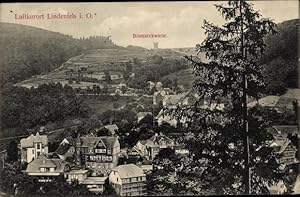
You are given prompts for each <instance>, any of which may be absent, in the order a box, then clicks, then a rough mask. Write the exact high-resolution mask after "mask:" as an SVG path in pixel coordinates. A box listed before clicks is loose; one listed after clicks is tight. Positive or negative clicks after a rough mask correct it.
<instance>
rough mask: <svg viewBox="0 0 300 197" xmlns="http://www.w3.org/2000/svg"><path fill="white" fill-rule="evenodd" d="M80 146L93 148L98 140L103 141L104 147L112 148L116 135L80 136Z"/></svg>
mask: <svg viewBox="0 0 300 197" xmlns="http://www.w3.org/2000/svg"><path fill="white" fill-rule="evenodd" d="M80 140H81V146H84V147H90V148H94V147H96V146H97V145H98V143H99V142H103V144H104V145H105V147H106V148H108V149H111V148H113V146H114V144H115V142H116V141H117V137H109V136H103V137H81V138H80Z"/></svg>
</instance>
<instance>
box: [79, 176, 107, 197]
mask: <svg viewBox="0 0 300 197" xmlns="http://www.w3.org/2000/svg"><path fill="white" fill-rule="evenodd" d="M107 178H108V177H107V176H104V177H99V176H96V177H92V176H90V177H87V178H86V179H84V180H83V181H82V182H81V184H82V185H86V187H87V188H88V190H89V191H90V192H94V193H96V194H101V193H103V192H104V190H105V188H104V184H105V180H106V179H107Z"/></svg>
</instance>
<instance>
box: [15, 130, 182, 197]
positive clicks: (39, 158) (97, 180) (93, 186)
mask: <svg viewBox="0 0 300 197" xmlns="http://www.w3.org/2000/svg"><path fill="white" fill-rule="evenodd" d="M107 129H113V130H115V129H117V128H115V127H114V126H109V127H107ZM19 146H20V152H21V161H22V162H26V163H28V165H27V168H26V173H27V174H28V175H29V176H35V177H37V178H38V180H39V181H40V182H48V181H53V180H54V178H55V177H57V176H60V175H63V176H64V177H65V178H66V180H67V181H68V182H70V183H71V182H72V181H75V180H76V181H78V183H80V184H84V185H86V186H87V187H88V189H89V190H90V191H93V192H95V193H102V192H103V191H104V184H105V181H106V180H108V181H109V183H110V184H111V185H112V186H113V187H114V188H115V190H116V192H117V193H118V194H120V195H122V196H123V195H125V196H126V195H127V196H130V195H138V196H140V195H144V194H145V193H146V190H145V181H146V173H147V172H149V171H151V170H152V165H140V164H138V165H136V164H124V165H118V159H119V157H120V155H121V150H120V143H119V139H118V136H102V137H95V136H93V135H88V136H77V137H76V138H73V137H67V138H65V139H63V140H62V141H61V143H60V145H59V147H58V148H57V149H56V150H55V151H54V152H52V153H50V152H49V148H48V137H47V135H41V134H39V132H37V133H36V135H33V134H31V135H30V136H28V137H27V138H24V139H21V141H20V145H19ZM176 147H178V146H177V145H176V143H175V142H174V140H173V139H171V138H169V137H167V136H165V135H162V134H155V135H154V136H152V137H151V138H149V139H147V140H141V141H138V142H137V144H136V145H135V146H134V147H133V148H130V149H127V152H126V154H127V156H128V157H133V158H134V157H142V158H145V159H146V160H148V161H150V163H151V161H152V160H153V159H154V158H155V156H156V155H157V154H158V152H159V151H160V150H161V149H163V148H173V149H176Z"/></svg>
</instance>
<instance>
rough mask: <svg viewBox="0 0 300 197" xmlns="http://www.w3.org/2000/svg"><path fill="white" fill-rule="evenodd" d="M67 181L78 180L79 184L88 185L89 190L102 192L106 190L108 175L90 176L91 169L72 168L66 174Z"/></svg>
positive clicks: (97, 192)
mask: <svg viewBox="0 0 300 197" xmlns="http://www.w3.org/2000/svg"><path fill="white" fill-rule="evenodd" d="M64 176H65V178H66V180H67V182H69V183H72V182H74V181H77V182H78V183H79V184H82V185H86V187H87V188H88V190H89V191H91V192H93V193H96V194H101V193H103V191H104V184H105V180H106V179H107V178H108V177H107V176H106V177H97V176H95V177H92V176H89V170H82V169H79V170H71V171H70V172H66V173H65V174H64Z"/></svg>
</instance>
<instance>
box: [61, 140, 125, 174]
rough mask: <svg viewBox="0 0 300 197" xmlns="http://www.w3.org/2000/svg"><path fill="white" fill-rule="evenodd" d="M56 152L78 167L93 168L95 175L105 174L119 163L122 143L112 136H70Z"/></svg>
mask: <svg viewBox="0 0 300 197" xmlns="http://www.w3.org/2000/svg"><path fill="white" fill-rule="evenodd" d="M55 153H56V154H57V155H58V156H59V157H60V158H61V159H63V160H67V161H73V163H75V167H76V168H84V169H91V170H92V175H93V176H97V175H105V174H108V173H109V172H110V170H111V169H112V168H113V167H115V166H117V164H118V158H119V154H120V143H119V140H118V138H117V137H111V136H102V137H95V136H85V137H77V138H75V139H74V138H71V137H69V138H65V139H64V140H63V141H62V142H61V144H60V146H59V147H58V148H57V150H56V151H55ZM68 158H69V159H68Z"/></svg>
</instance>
